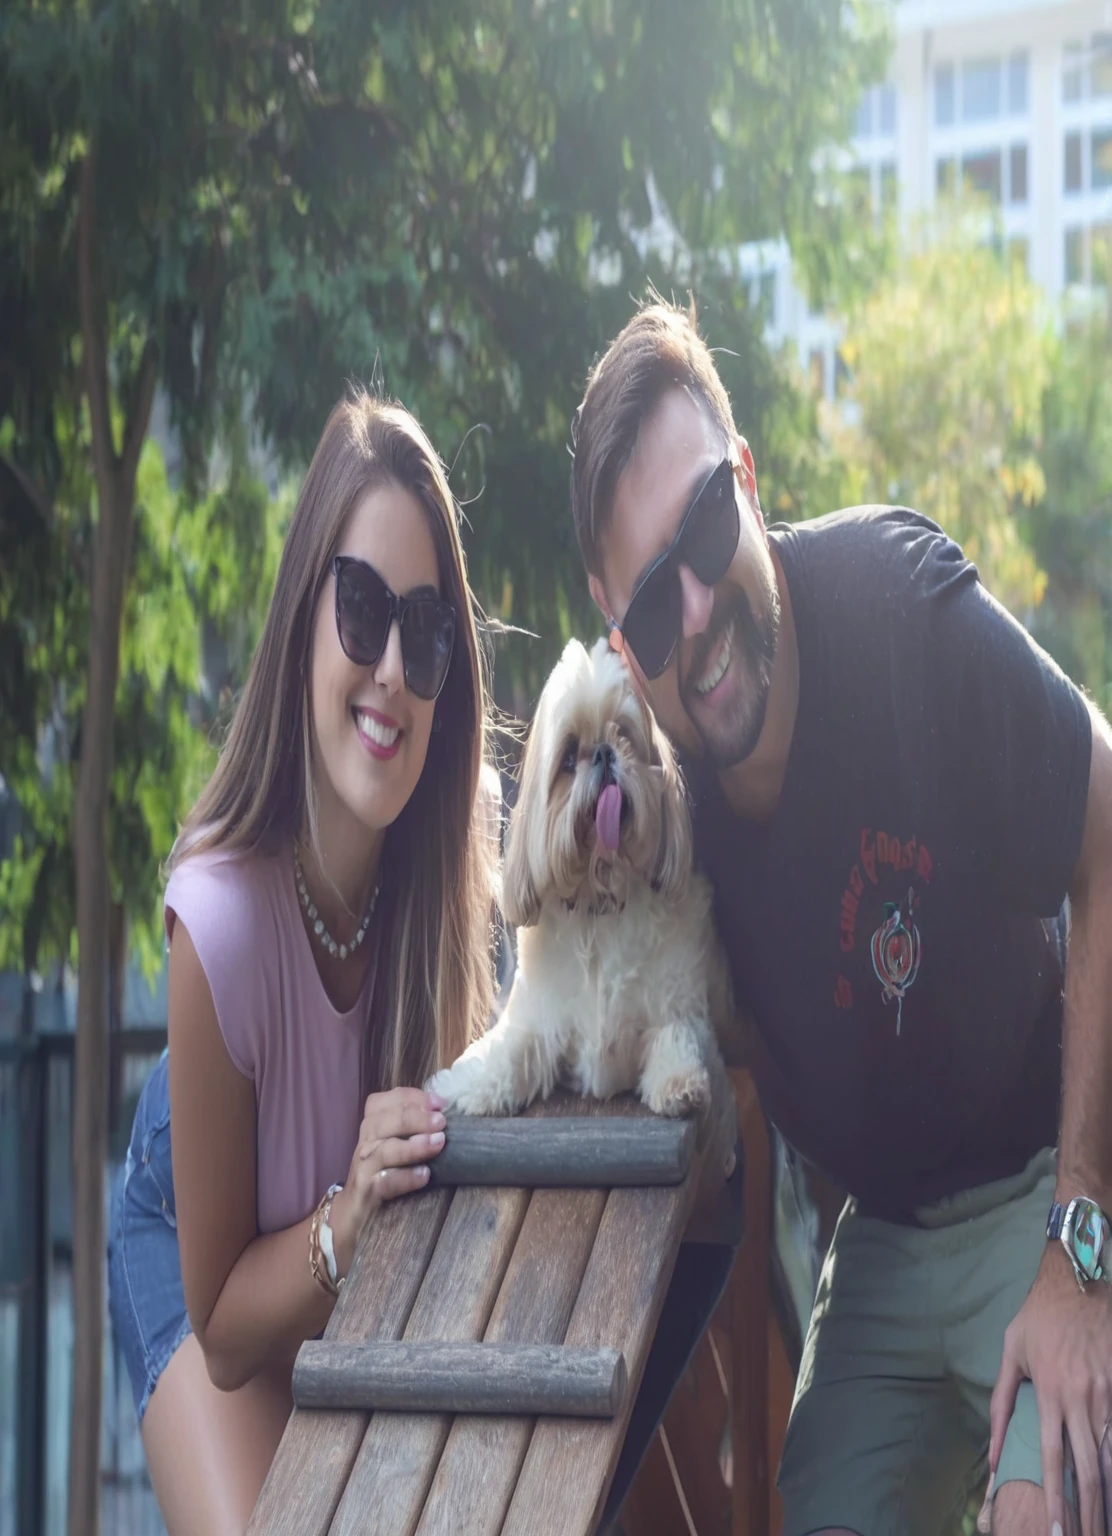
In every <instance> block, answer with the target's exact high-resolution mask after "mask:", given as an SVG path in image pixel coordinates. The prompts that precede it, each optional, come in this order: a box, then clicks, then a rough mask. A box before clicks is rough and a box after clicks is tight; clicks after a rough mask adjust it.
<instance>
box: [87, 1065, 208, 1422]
mask: <svg viewBox="0 0 1112 1536" xmlns="http://www.w3.org/2000/svg"><path fill="white" fill-rule="evenodd" d="M166 1060H167V1055H166V1052H165V1051H163V1053H162V1056H161V1058H160V1059H159V1062H158V1065H157V1066H156V1067H155V1069H154V1071H153V1072H152V1073H151V1075H150V1077H149V1078H148V1079H147V1081H146V1083H145V1085H144V1087H143V1091H142V1093H141V1094H140V1095H139V1103H138V1105H137V1107H136V1110H135V1123H134V1125H133V1127H132V1131H131V1141H130V1143H129V1145H128V1149H127V1158H126V1160H125V1162H124V1166H123V1167H122V1168H121V1169H120V1173H119V1176H118V1178H117V1180H116V1185H115V1189H114V1190H113V1195H112V1218H111V1226H110V1228H109V1235H108V1306H109V1310H110V1312H111V1315H112V1327H113V1330H114V1332H115V1335H116V1342H117V1344H118V1346H119V1349H120V1351H121V1353H122V1354H123V1357H124V1360H125V1361H126V1362H127V1371H128V1375H129V1376H130V1378H131V1390H132V1394H133V1396H134V1398H135V1413H136V1416H137V1417H138V1419H139V1421H140V1423H141V1422H142V1419H143V1414H144V1413H145V1412H146V1408H147V1404H148V1402H150V1397H151V1393H152V1392H153V1391H154V1389H155V1385H156V1383H157V1381H158V1378H159V1377H160V1376H161V1375H162V1372H163V1371H164V1370H165V1369H166V1367H167V1365H168V1364H169V1363H170V1357H171V1356H172V1355H173V1353H174V1351H175V1350H176V1349H177V1348H178V1345H179V1344H181V1343H182V1341H183V1340H184V1339H185V1337H186V1335H187V1334H189V1333H190V1331H191V1330H190V1326H189V1318H188V1316H187V1314H186V1310H185V1292H184V1291H183V1289H182V1280H181V1256H180V1254H179V1252H178V1231H177V1219H176V1216H175V1212H174V1179H173V1173H172V1170H171V1163H170V1082H169V1077H168V1074H167V1066H166Z"/></svg>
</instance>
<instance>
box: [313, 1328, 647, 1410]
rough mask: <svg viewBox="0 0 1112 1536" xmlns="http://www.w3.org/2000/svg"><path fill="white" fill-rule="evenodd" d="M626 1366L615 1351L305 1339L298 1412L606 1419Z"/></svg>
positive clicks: (617, 1399)
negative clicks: (542, 1415)
mask: <svg viewBox="0 0 1112 1536" xmlns="http://www.w3.org/2000/svg"><path fill="white" fill-rule="evenodd" d="M625 1384H626V1368H625V1361H624V1360H623V1359H622V1356H621V1352H620V1351H619V1350H616V1349H608V1348H606V1349H575V1348H573V1347H571V1346H569V1345H566V1344H518V1343H494V1342H491V1343H487V1342H485V1341H484V1342H468V1343H463V1342H459V1341H456V1342H448V1343H445V1342H443V1341H440V1340H435V1341H433V1340H428V1341H419V1342H413V1341H407V1340H405V1339H402V1340H398V1341H392V1342H387V1343H383V1342H375V1343H369V1344H345V1343H337V1342H336V1341H335V1340H323V1339H322V1340H317V1339H310V1340H309V1341H308V1343H306V1344H303V1345H302V1346H301V1350H300V1352H299V1354H298V1357H297V1363H296V1365H295V1366H294V1371H293V1400H294V1402H295V1403H296V1404H297V1406H298V1407H299V1408H365V1409H367V1410H368V1411H369V1412H378V1411H379V1410H380V1409H384V1410H388V1411H390V1412H393V1413H526V1414H539V1413H555V1414H570V1415H573V1416H577V1417H580V1418H592V1419H612V1418H613V1417H614V1415H615V1413H617V1411H618V1409H619V1408H620V1407H621V1404H622V1397H623V1393H624V1391H625Z"/></svg>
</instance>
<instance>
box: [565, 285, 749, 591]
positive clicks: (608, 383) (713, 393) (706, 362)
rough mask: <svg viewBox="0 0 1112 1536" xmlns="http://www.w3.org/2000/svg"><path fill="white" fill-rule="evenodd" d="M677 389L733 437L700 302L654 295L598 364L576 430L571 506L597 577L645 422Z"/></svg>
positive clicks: (728, 438)
mask: <svg viewBox="0 0 1112 1536" xmlns="http://www.w3.org/2000/svg"><path fill="white" fill-rule="evenodd" d="M670 389H685V390H686V391H687V392H688V394H690V395H691V396H692V398H693V399H694V400H695V401H696V403H697V404H698V405H700V406H702V407H703V408H704V409H705V410H706V412H707V414H708V415H709V416H710V419H711V420H712V421H713V422H714V424H715V425H716V426H717V427H720V428H721V430H722V434H723V436H724V438H725V439H726V441H727V442H728V443H732V442H733V439H734V435H735V432H734V420H733V413H732V411H731V410H730V402H729V399H728V398H727V395H726V391H725V390H724V389H723V387H722V380H721V379H720V378H719V377H718V370H717V369H716V368H715V366H714V358H713V357H712V356H711V352H710V348H709V347H708V346H707V344H706V342H705V341H704V340H703V338H702V337H701V336H700V335H699V328H698V322H697V319H696V315H695V303H694V300H692V301H691V302H690V303H689V304H688V306H687V308H686V309H682V308H681V307H680V306H679V305H678V304H669V303H668V302H667V301H666V300H663V299H660V298H658V297H657V296H656V295H653V299H652V301H651V302H649V303H647V304H645V305H644V306H643V307H642V308H641V309H639V310H638V312H637V314H636V315H634V317H633V319H632V320H630V321H629V323H628V324H627V325H626V326H625V327H624V328H623V329H622V330H621V331H620V332H619V334H618V336H617V338H616V339H615V340H614V341H612V342H611V344H610V346H609V347H608V349H607V351H606V353H605V355H604V356H603V357H602V358H601V359H600V360H599V361H598V362H597V363H596V364H595V366H594V367H593V368H592V369H591V372H590V374H589V375H588V377H587V389H586V392H585V393H584V396H583V403H582V404H581V405H580V407H579V410H578V411H577V412H576V419H575V423H574V425H573V429H572V449H573V453H574V460H573V468H572V475H571V510H572V517H573V518H574V519H575V535H576V538H577V539H578V540H579V550H580V553H581V554H582V556H583V563H584V565H585V566H586V567H587V571H588V573H589V574H590V575H592V576H601V575H602V555H601V545H602V540H603V539H604V537H605V535H606V530H607V528H608V527H609V524H610V517H611V514H612V512H613V509H614V494H615V491H616V490H617V486H618V481H619V479H620V478H621V476H622V473H623V471H624V470H625V468H626V466H627V465H628V464H629V461H630V459H631V458H632V456H633V450H634V449H635V448H636V446H637V439H638V436H639V435H640V432H641V427H642V425H643V423H644V422H645V421H646V419H647V418H648V417H649V416H650V415H651V414H652V412H653V411H654V410H655V408H656V406H657V404H658V403H659V401H660V399H661V397H662V396H663V395H665V394H666V393H667V392H668V390H670Z"/></svg>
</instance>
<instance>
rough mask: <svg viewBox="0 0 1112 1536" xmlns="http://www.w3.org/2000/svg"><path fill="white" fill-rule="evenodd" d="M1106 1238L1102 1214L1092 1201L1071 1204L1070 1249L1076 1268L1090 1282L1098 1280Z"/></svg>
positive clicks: (1106, 1225)
mask: <svg viewBox="0 0 1112 1536" xmlns="http://www.w3.org/2000/svg"><path fill="white" fill-rule="evenodd" d="M1107 1238H1108V1223H1107V1222H1106V1221H1105V1219H1104V1212H1103V1211H1102V1210H1101V1208H1100V1206H1099V1205H1096V1204H1095V1203H1094V1202H1093V1201H1092V1200H1085V1199H1078V1200H1075V1201H1074V1202H1073V1220H1072V1221H1071V1222H1070V1248H1071V1250H1072V1252H1073V1256H1074V1258H1075V1259H1076V1261H1077V1263H1078V1266H1079V1267H1080V1269H1081V1270H1083V1272H1084V1273H1085V1275H1086V1276H1087V1278H1088V1279H1090V1280H1099V1278H1100V1255H1101V1250H1102V1249H1103V1247H1104V1244H1105V1242H1106V1241H1107Z"/></svg>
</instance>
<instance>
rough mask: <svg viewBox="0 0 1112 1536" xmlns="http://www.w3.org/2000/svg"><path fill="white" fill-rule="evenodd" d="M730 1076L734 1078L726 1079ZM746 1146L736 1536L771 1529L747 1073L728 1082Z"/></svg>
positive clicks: (755, 1170) (765, 1250)
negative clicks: (732, 1085) (732, 1084)
mask: <svg viewBox="0 0 1112 1536" xmlns="http://www.w3.org/2000/svg"><path fill="white" fill-rule="evenodd" d="M731 1075H732V1074H731ZM734 1084H735V1089H736V1091H737V1096H738V1120H739V1122H740V1125H741V1134H742V1140H743V1142H744V1144H745V1212H746V1226H745V1234H746V1235H745V1241H744V1242H743V1243H742V1245H741V1247H740V1249H739V1250H738V1256H737V1262H736V1263H735V1265H734V1272H733V1276H732V1279H731V1289H732V1291H733V1297H734V1319H733V1328H732V1330H731V1339H730V1356H731V1382H730V1401H731V1414H732V1419H731V1422H732V1434H733V1462H734V1511H733V1516H734V1518H733V1532H734V1536H757V1533H758V1532H760V1533H762V1536H763V1533H764V1532H765V1531H767V1530H768V1528H769V1513H770V1496H771V1489H770V1478H769V1465H768V1324H769V1314H768V1303H769V1268H770V1261H771V1245H772V1155H771V1150H770V1147H769V1141H768V1126H767V1123H766V1121H765V1117H764V1112H763V1111H762V1109H761V1106H760V1103H759V1101H758V1099H757V1089H756V1085H755V1083H754V1082H753V1079H752V1077H751V1076H750V1075H749V1073H747V1072H745V1073H740V1074H738V1075H737V1076H735V1077H734Z"/></svg>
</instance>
